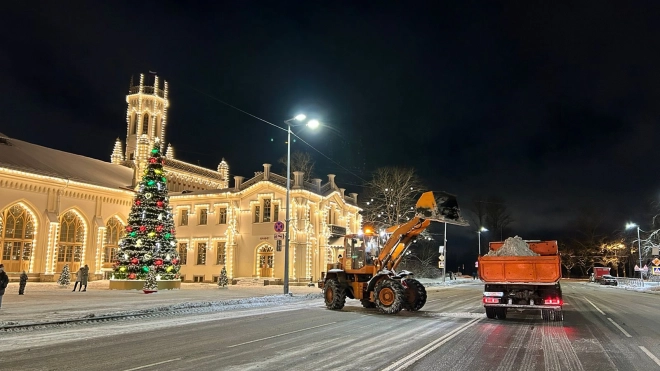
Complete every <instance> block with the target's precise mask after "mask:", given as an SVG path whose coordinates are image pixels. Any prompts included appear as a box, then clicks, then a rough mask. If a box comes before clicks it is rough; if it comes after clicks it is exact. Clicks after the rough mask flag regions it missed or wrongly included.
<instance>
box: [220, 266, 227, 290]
mask: <svg viewBox="0 0 660 371" xmlns="http://www.w3.org/2000/svg"><path fill="white" fill-rule="evenodd" d="M228 284H229V280H228V279H227V270H226V269H225V267H222V270H221V271H220V277H219V278H218V286H219V287H227V285H228Z"/></svg>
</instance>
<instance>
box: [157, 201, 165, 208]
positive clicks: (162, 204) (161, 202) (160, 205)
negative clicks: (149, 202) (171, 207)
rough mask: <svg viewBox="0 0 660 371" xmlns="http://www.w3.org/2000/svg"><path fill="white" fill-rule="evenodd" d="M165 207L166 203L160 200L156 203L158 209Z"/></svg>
mask: <svg viewBox="0 0 660 371" xmlns="http://www.w3.org/2000/svg"><path fill="white" fill-rule="evenodd" d="M164 205H165V203H164V202H163V201H160V200H159V201H158V202H156V206H158V207H163V206H164Z"/></svg>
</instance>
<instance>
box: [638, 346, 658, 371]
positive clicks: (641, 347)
mask: <svg viewBox="0 0 660 371" xmlns="http://www.w3.org/2000/svg"><path fill="white" fill-rule="evenodd" d="M639 349H641V350H642V351H643V352H644V353H646V355H647V356H649V358H651V359H652V360H653V362H655V364H657V365H658V366H660V359H658V357H656V356H654V355H653V353H651V352H649V350H648V349H646V348H645V347H643V346H641V345H640V346H639Z"/></svg>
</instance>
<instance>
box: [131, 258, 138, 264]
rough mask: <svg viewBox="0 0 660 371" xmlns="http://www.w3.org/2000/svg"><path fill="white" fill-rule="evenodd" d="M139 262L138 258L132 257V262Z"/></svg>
mask: <svg viewBox="0 0 660 371" xmlns="http://www.w3.org/2000/svg"><path fill="white" fill-rule="evenodd" d="M138 262H139V260H138V258H133V259H131V263H132V264H137V263H138Z"/></svg>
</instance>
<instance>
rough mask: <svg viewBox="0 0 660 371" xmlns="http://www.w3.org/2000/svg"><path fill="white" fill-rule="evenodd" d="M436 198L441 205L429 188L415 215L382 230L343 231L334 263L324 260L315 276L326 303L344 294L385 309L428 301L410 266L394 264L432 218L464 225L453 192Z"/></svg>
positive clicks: (340, 301) (339, 301)
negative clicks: (319, 277)
mask: <svg viewBox="0 0 660 371" xmlns="http://www.w3.org/2000/svg"><path fill="white" fill-rule="evenodd" d="M438 200H439V201H438V202H440V204H441V208H440V209H439V208H438V203H437V202H436V197H435V196H434V194H433V192H426V193H424V194H422V196H421V197H420V198H419V200H418V201H417V205H416V210H415V211H416V215H415V217H413V218H412V219H411V220H410V221H408V222H406V223H404V224H401V225H396V226H392V227H390V228H388V229H387V230H386V231H384V232H383V233H380V234H379V233H377V231H375V230H374V228H371V227H365V228H364V230H363V231H362V232H361V233H358V234H351V235H346V236H345V237H344V254H343V255H342V256H341V257H339V259H338V261H337V263H331V264H328V266H327V274H326V275H325V277H324V278H323V279H322V280H321V281H319V287H320V288H322V289H323V293H324V297H325V305H326V307H327V308H328V309H334V310H338V309H342V308H343V307H344V304H345V303H346V297H348V298H351V299H357V300H360V302H361V303H362V306H363V307H365V308H378V309H379V310H380V311H381V312H383V313H390V314H394V313H398V312H399V311H401V310H402V309H406V310H409V311H417V310H419V309H421V308H422V307H423V306H424V304H425V303H426V288H424V285H422V284H421V283H420V282H419V281H418V280H416V279H414V278H412V275H413V273H412V272H409V271H406V270H403V271H400V272H397V271H396V268H397V266H398V265H399V263H400V262H401V260H402V259H403V257H404V256H405V253H406V251H407V250H408V247H410V245H411V244H412V243H413V242H414V241H415V239H416V237H417V236H419V234H420V233H422V232H423V231H424V230H425V229H426V228H428V227H429V225H431V223H432V222H440V223H448V224H455V225H462V226H466V225H468V223H467V222H465V221H464V220H463V219H462V218H461V217H460V213H459V209H458V203H457V202H456V197H454V196H453V195H450V194H446V193H443V194H442V196H441V197H439V198H438ZM381 242H382V243H381Z"/></svg>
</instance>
